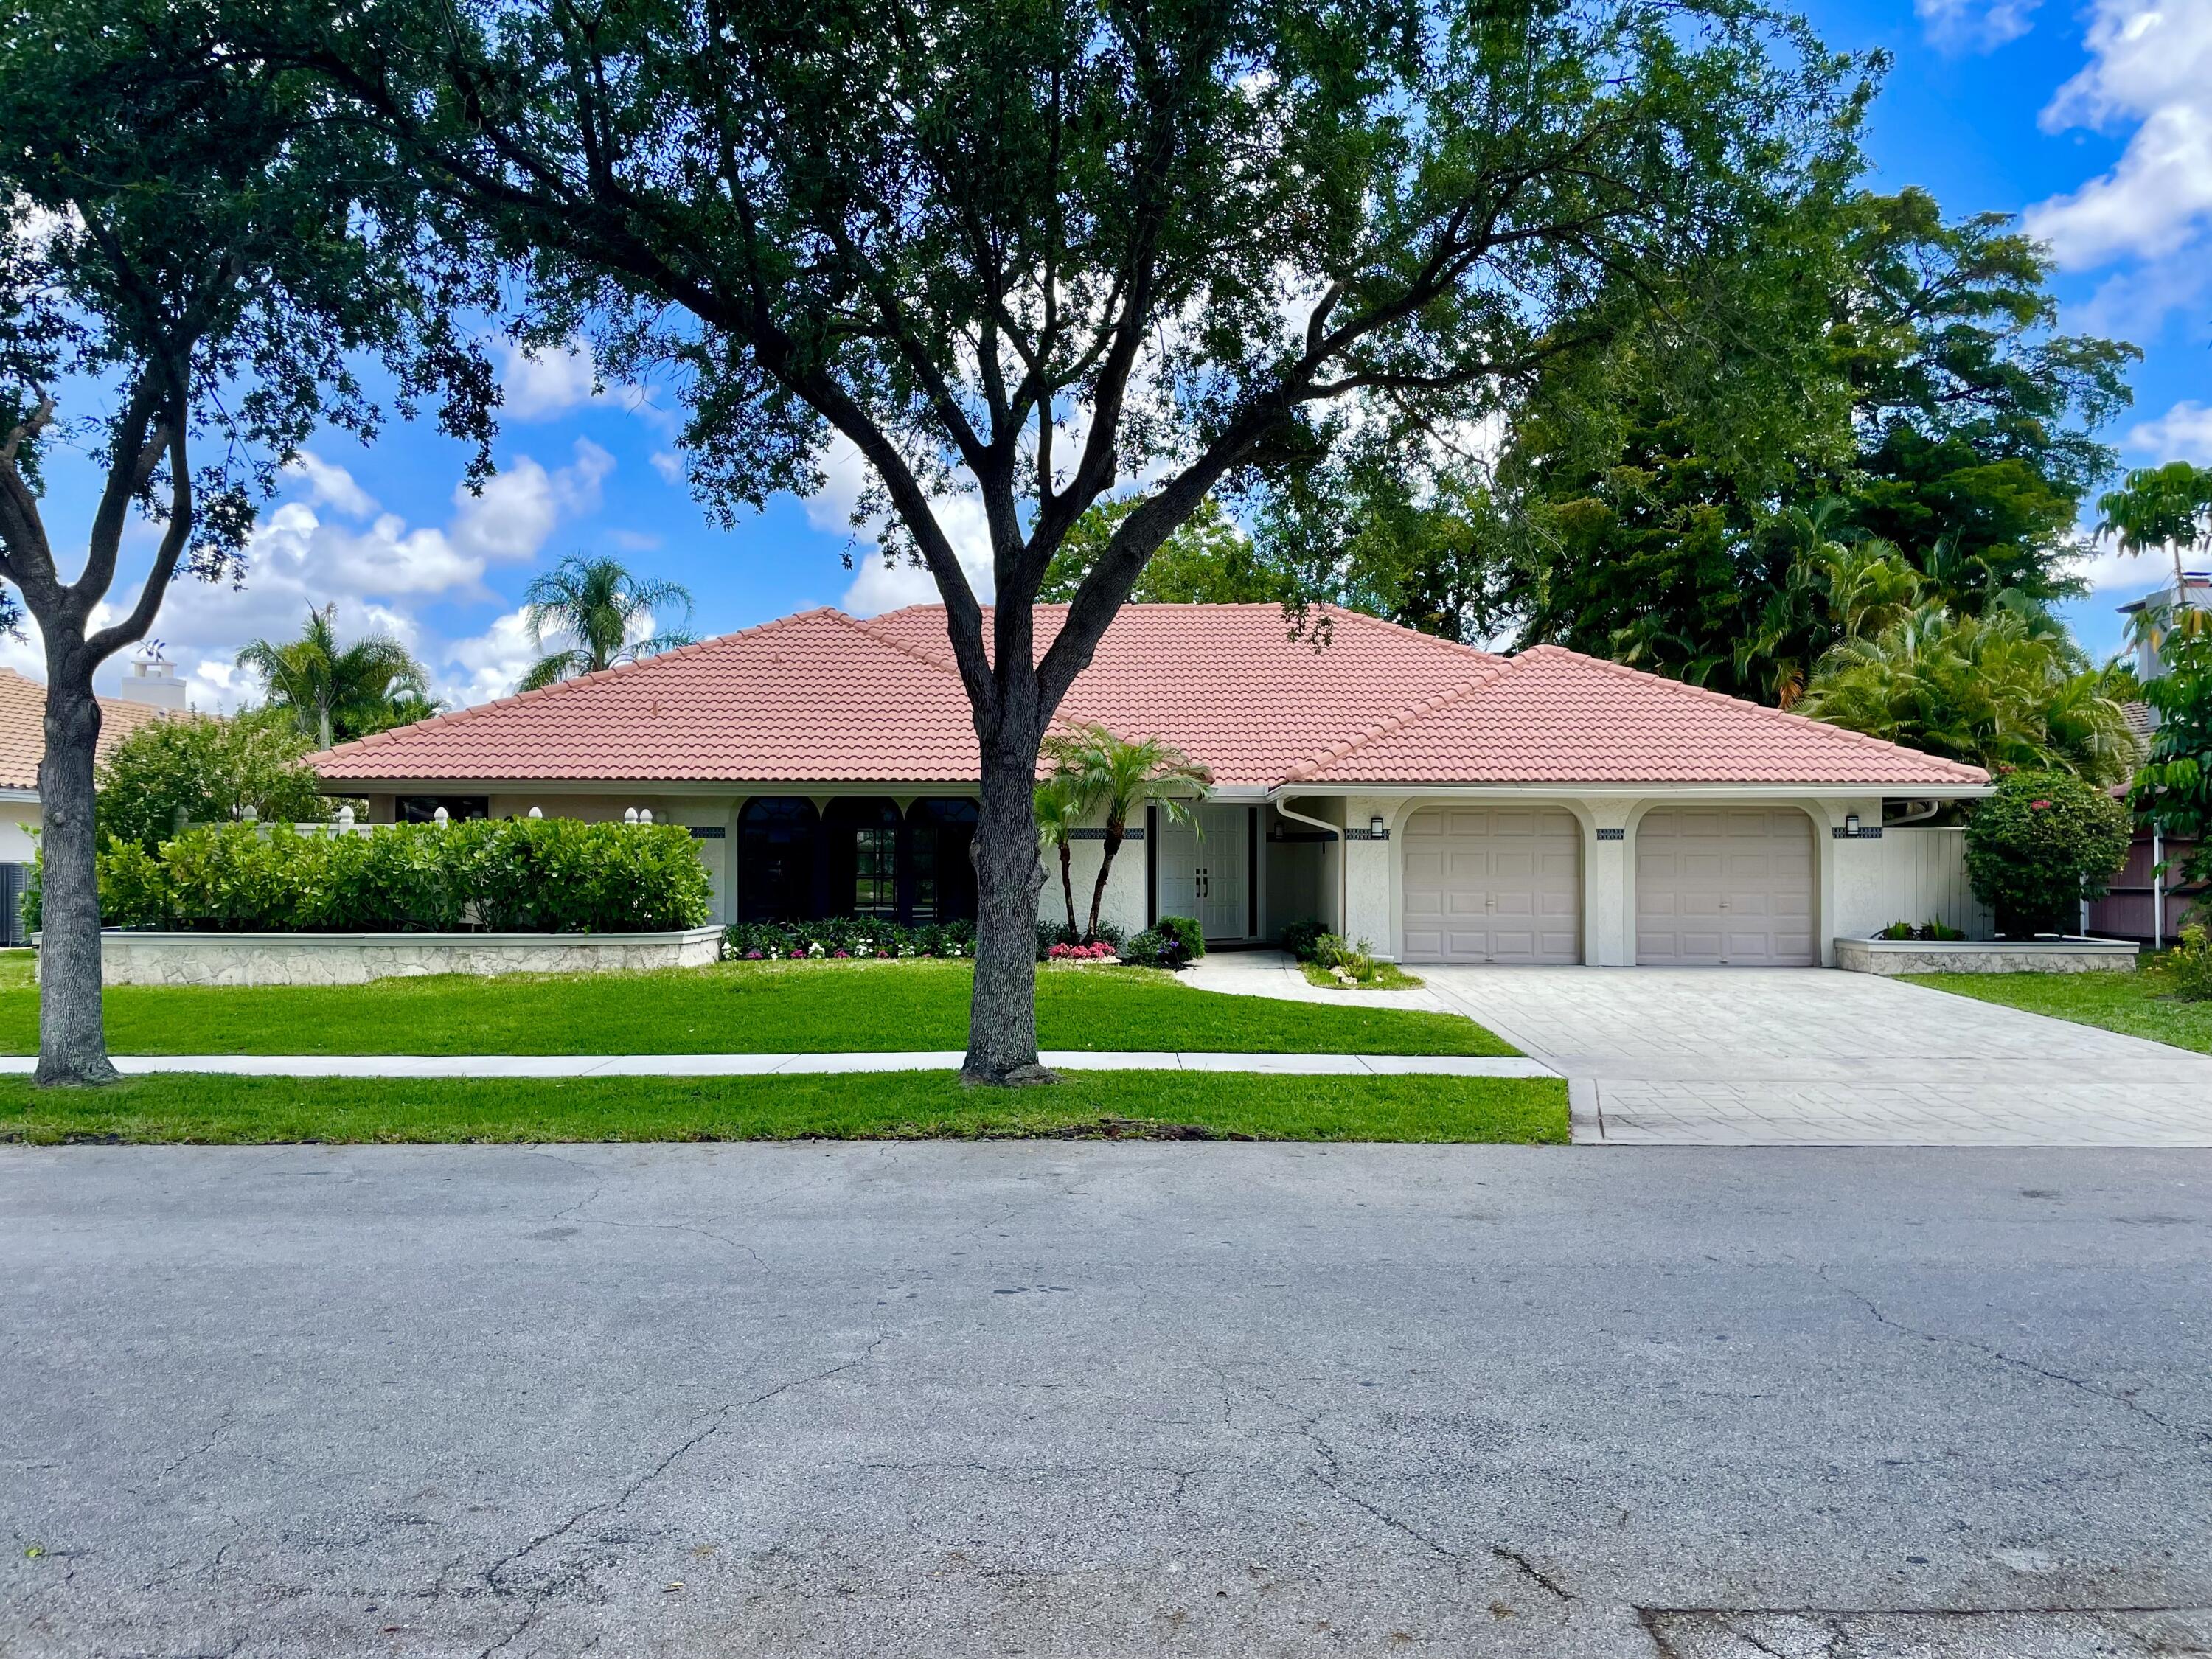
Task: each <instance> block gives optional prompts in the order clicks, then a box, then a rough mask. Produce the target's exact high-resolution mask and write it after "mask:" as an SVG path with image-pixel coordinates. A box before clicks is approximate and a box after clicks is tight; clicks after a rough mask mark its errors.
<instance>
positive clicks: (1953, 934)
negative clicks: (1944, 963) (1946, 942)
mask: <svg viewBox="0 0 2212 1659" xmlns="http://www.w3.org/2000/svg"><path fill="white" fill-rule="evenodd" d="M1875 938H1876V939H1964V938H1966V935H1965V934H1964V933H1960V931H1959V930H1958V929H1957V928H1955V927H1952V926H1951V925H1950V924H1949V923H1948V922H1942V921H1934V920H1932V919H1931V920H1929V921H1923V922H1922V923H1921V924H1920V925H1919V926H1918V927H1914V926H1913V925H1912V924H1911V922H1909V921H1893V922H1891V923H1890V924H1889V926H1888V927H1885V928H1883V929H1882V930H1881V932H1880V933H1876V934H1875Z"/></svg>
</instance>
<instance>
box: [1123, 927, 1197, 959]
mask: <svg viewBox="0 0 2212 1659" xmlns="http://www.w3.org/2000/svg"><path fill="white" fill-rule="evenodd" d="M1121 960H1122V961H1124V962H1126V963H1130V964H1131V965H1132V966H1134V967H1138V968H1180V967H1182V965H1183V964H1184V963H1187V962H1188V961H1189V960H1190V957H1189V956H1188V955H1187V954H1186V953H1185V951H1183V948H1182V940H1181V939H1177V938H1176V936H1175V935H1174V934H1173V933H1162V932H1161V931H1160V930H1159V929H1158V928H1157V927H1147V928H1146V929H1145V930H1144V931H1143V932H1142V933H1132V934H1131V935H1130V936H1129V939H1128V942H1127V944H1125V945H1122V946H1121Z"/></svg>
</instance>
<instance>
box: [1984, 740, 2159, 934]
mask: <svg viewBox="0 0 2212 1659" xmlns="http://www.w3.org/2000/svg"><path fill="white" fill-rule="evenodd" d="M2134 837H2135V821H2134V818H2133V817H2132V816H2131V815H2130V813H2129V811H2128V809H2127V808H2126V807H2125V806H2124V805H2121V804H2120V803H2119V802H2118V801H2116V800H2114V799H2112V797H2111V796H2110V795H2108V794H2106V793H2105V792H2104V791H2103V790H2102V789H2100V788H2098V787H2096V786H2095V785H2094V784H2090V783H2085V782H2083V781H2081V779H2079V778H2077V777H2075V776H2073V775H2071V774H2070V773H2065V772H2030V771H2008V772H2007V773H2005V774H2004V775H2003V776H2002V777H2001V778H2000V779H1999V780H1998V782H1997V792H1996V794H1994V795H1992V796H1990V799H1987V800H1984V801H1977V802H1976V803H1975V804H1974V809H1973V813H1972V817H1969V818H1968V819H1967V820H1966V874H1967V877H1968V878H1969V879H1970V880H1971V881H1972V883H1973V887H1974V896H1975V897H1977V898H1978V899H1979V900H1981V902H1983V903H1984V904H1986V905H1988V906H1989V907H1990V909H1992V910H1994V911H1995V912H1996V919H1997V931H1998V933H2002V934H2003V935H2004V936H2005V937H2006V938H2008V939H2024V938H2027V937H2030V936H2032V935H2033V934H2036V933H2071V932H2073V931H2074V929H2075V928H2076V927H2079V926H2080V923H2081V902H2082V901H2083V900H2084V899H2093V898H2095V897H2097V896H2099V895H2100V894H2101V893H2102V892H2103V891H2104V890H2105V886H2106V883H2107V882H2108V881H2110V880H2111V878H2112V872H2114V871H2115V870H2117V869H2118V868H2119V867H2120V866H2121V865H2122V864H2123V863H2124V861H2125V860H2126V859H2127V856H2128V848H2129V845H2130V842H2132V841H2133V840H2134Z"/></svg>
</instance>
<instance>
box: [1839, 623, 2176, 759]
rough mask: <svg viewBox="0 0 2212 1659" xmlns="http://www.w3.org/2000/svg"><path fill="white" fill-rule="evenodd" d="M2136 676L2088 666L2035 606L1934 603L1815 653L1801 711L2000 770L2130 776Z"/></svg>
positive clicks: (2137, 751)
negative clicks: (1982, 608) (1980, 611)
mask: <svg viewBox="0 0 2212 1659" xmlns="http://www.w3.org/2000/svg"><path fill="white" fill-rule="evenodd" d="M2134 687H2135V681H2134V677H2133V675H2131V674H2130V673H2129V672H2128V671H2127V670H2126V669H2124V668H2122V667H2118V666H2108V667H2105V668H2097V667H2094V666H2093V665H2091V664H2090V662H2089V660H2088V659H2087V656H2086V655H2084V653H2082V651H2081V647H2079V646H2077V645H2075V643H2074V642H2073V641H2072V640H2071V639H2069V637H2068V636H2067V635H2066V633H2065V630H2064V629H2063V628H2061V627H2060V626H2059V625H2058V623H2057V622H2056V621H2055V620H2054V619H2053V618H2051V617H2050V616H2049V614H2048V613H2046V612H2045V611H2042V610H2041V609H2040V608H2039V607H2037V606H2033V605H2025V604H2011V605H1996V606H1993V607H1992V608H1991V609H1990V611H1988V612H1987V613H1986V614H1984V615H1983V616H1979V617H1971V616H1958V615H1954V613H1953V612H1952V611H1950V610H1948V608H1947V607H1945V606H1944V605H1941V604H1940V603H1933V602H1931V603H1928V604H1923V605H1919V606H1917V607H1916V608H1914V609H1913V610H1912V611H1910V612H1908V613H1907V614H1905V616H1903V617H1899V619H1898V620H1896V621H1894V622H1893V623H1890V624H1889V625H1888V626H1887V627H1886V628H1884V629H1881V632H1879V633H1877V634H1875V635H1872V636H1870V637H1865V638H1859V639H1848V640H1845V641H1844V642H1843V643H1842V644H1840V645H1838V646H1837V647H1834V649H1832V651H1830V652H1829V653H1827V655H1826V656H1825V657H1823V658H1822V659H1821V660H1820V667H1819V669H1818V670H1817V671H1815V672H1814V676H1813V680H1812V683H1811V684H1810V686H1809V687H1808V690H1807V691H1806V693H1805V696H1804V700H1803V701H1802V702H1801V703H1800V704H1799V705H1798V712H1799V713H1801V714H1808V715H1810V716H1812V717H1813V718H1814V719H1815V720H1826V721H1827V722H1828V723H1829V724H1830V725H1832V726H1844V727H1847V728H1848V729H1850V730H1851V731H1854V732H1865V733H1866V734H1867V735H1868V736H1869V737H1873V738H1884V739H1886V740H1887V741H1888V742H1891V743H1899V744H1905V746H1906V747H1908V748H1912V749H1921V750H1926V751H1928V752H1929V754H1935V755H1947V756H1948V757H1951V758H1952V759H1953V760H1960V761H1965V762H1966V763H1969V764H1972V765H1975V766H1979V767H1983V768H1984V769H1988V770H1989V771H1991V772H1996V771H1997V770H1998V769H2001V768H2003V767H2007V766H2015V767H2021V766H2024V767H2035V768H2056V769H2060V770H2063V771H2067V772H2071V773H2075V774H2077V775H2080V776H2081V777H2084V778H2087V779H2088V780H2089V781H2092V782H2094V783H2103V784H2114V783H2122V782H2124V781H2126V780H2127V779H2128V778H2129V777H2130V775H2133V773H2134V770H2135V768H2136V762H2137V761H2138V759H2139V758H2140V757H2141V755H2142V748H2141V745H2140V744H2139V742H2138V740H2137V738H2136V735H2135V732H2134V731H2133V729H2132V728H2131V727H2130V726H2129V724H2128V717H2127V710H2126V708H2124V699H2125V698H2126V697H2127V696H2130V695H2131V694H2132V692H2133V690H2134Z"/></svg>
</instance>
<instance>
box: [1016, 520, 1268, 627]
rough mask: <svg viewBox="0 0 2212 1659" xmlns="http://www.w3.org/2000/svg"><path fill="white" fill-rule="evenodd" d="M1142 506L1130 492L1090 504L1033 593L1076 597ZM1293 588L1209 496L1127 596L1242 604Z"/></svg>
mask: <svg viewBox="0 0 2212 1659" xmlns="http://www.w3.org/2000/svg"><path fill="white" fill-rule="evenodd" d="M1143 505H1144V498H1143V497H1141V496H1130V497H1127V498H1125V499H1123V500H1121V501H1099V502H1097V503H1095V504H1094V505H1092V506H1091V507H1089V508H1088V509H1087V510H1086V511H1085V513H1084V514H1083V516H1082V517H1081V518H1079V519H1078V520H1076V521H1075V523H1074V525H1073V526H1072V527H1071V528H1070V529H1069V530H1068V532H1067V539H1066V541H1064V542H1062V543H1061V544H1060V551H1059V552H1058V553H1056V554H1054V556H1053V561H1052V565H1051V568H1049V569H1048V570H1047V571H1046V572H1045V576H1044V581H1043V584H1042V586H1039V587H1038V589H1037V598H1038V599H1042V600H1044V601H1046V602H1048V603H1050V604H1055V605H1058V604H1065V603H1066V601H1067V600H1069V599H1073V598H1074V597H1075V590H1076V589H1077V588H1079V587H1080V586H1082V585H1083V579H1084V578H1085V576H1087V575H1089V574H1091V566H1092V565H1094V564H1096V563H1097V562H1098V556H1099V555H1100V554H1102V553H1103V552H1104V551H1105V550H1106V549H1107V547H1108V545H1109V544H1111V542H1112V541H1113V539H1114V533H1115V532H1116V531H1117V530H1119V529H1120V528H1121V524H1122V521H1123V520H1126V519H1127V518H1128V516H1129V515H1130V514H1131V513H1133V512H1135V511H1136V510H1137V509H1138V508H1139V507H1142V506H1143ZM1290 591H1291V590H1290V587H1289V586H1288V584H1287V583H1286V582H1285V580H1284V578H1283V575H1282V573H1280V572H1279V571H1277V570H1274V569H1273V568H1270V567H1268V566H1267V565H1265V564H1263V563H1262V562H1261V560H1260V557H1259V555H1258V552H1257V550H1255V548H1254V547H1253V545H1252V538H1250V537H1249V536H1247V535H1246V534H1245V533H1244V532H1243V531H1242V530H1240V529H1238V528H1237V524H1236V521H1235V520H1232V519H1231V518H1230V516H1229V515H1228V514H1227V513H1225V512H1223V511H1222V510H1221V504H1220V503H1219V502H1218V501H1215V500H1214V499H1213V497H1212V496H1211V495H1208V496H1207V497H1206V499H1205V500H1204V501H1200V503H1199V504H1198V506H1197V507H1196V508H1195V509H1194V510H1193V512H1192V513H1191V515H1190V516H1189V517H1188V519H1185V520H1183V521H1182V523H1181V524H1180V525H1178V526H1176V528H1175V531H1174V532H1173V533H1172V534H1171V535H1170V536H1169V537H1168V538H1167V539H1166V540H1165V541H1164V542H1162V543H1161V544H1160V546H1159V550H1158V552H1157V553H1154V554H1153V555H1152V558H1151V560H1150V561H1149V562H1147V563H1146V566H1145V568H1144V574H1141V575H1139V577H1138V578H1137V585H1136V586H1134V587H1133V588H1131V589H1130V590H1129V598H1130V599H1131V601H1132V602H1133V603H1135V604H1139V605H1240V604H1251V603H1254V602H1255V601H1261V600H1267V599H1283V598H1285V597H1286V596H1287V595H1288V593H1289V592H1290Z"/></svg>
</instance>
